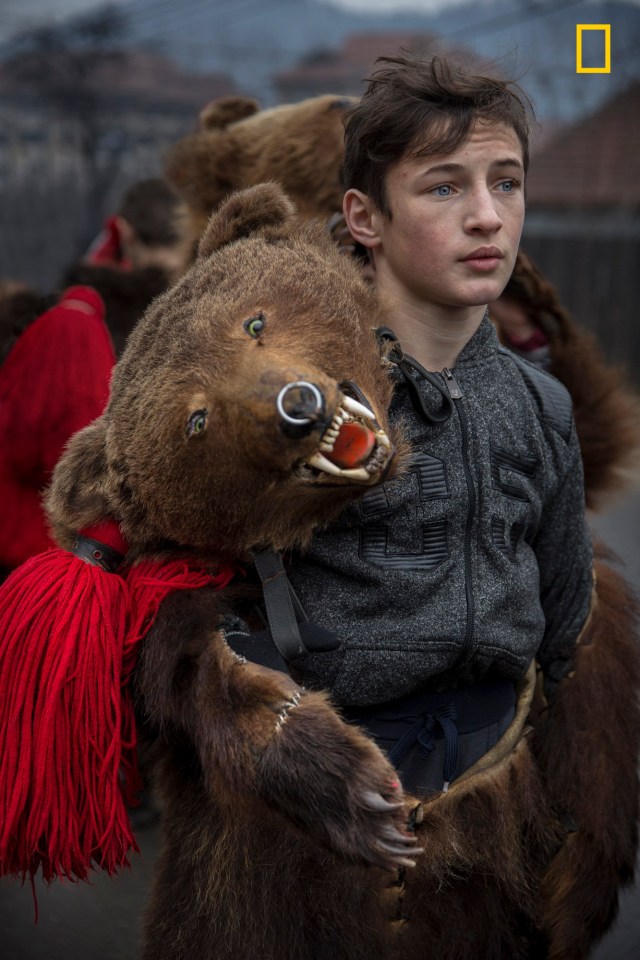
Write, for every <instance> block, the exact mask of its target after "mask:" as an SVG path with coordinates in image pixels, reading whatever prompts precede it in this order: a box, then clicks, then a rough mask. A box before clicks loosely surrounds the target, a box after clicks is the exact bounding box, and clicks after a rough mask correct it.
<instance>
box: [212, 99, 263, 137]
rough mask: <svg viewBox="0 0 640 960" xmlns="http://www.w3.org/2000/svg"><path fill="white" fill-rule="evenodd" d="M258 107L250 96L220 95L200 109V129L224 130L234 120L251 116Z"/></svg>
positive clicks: (256, 102)
mask: <svg viewBox="0 0 640 960" xmlns="http://www.w3.org/2000/svg"><path fill="white" fill-rule="evenodd" d="M259 109H260V106H259V104H258V101H257V100H252V99H251V98H250V97H222V98H221V99H220V100H212V101H211V103H208V104H207V105H206V107H205V108H204V109H203V110H201V111H200V117H199V121H200V129H201V130H224V128H225V127H228V126H229V124H230V123H235V122H236V120H244V118H245V117H251V116H253V114H254V113H257V112H258V111H259Z"/></svg>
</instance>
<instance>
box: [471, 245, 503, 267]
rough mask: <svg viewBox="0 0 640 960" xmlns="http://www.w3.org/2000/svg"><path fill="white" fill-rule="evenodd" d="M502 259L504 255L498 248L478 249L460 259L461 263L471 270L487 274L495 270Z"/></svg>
mask: <svg viewBox="0 0 640 960" xmlns="http://www.w3.org/2000/svg"><path fill="white" fill-rule="evenodd" d="M503 259H504V253H503V252H502V250H500V248H499V247H478V249H477V250H473V251H472V252H471V253H469V254H467V256H466V257H462V263H466V264H468V265H469V266H470V267H471V268H472V269H473V270H479V271H480V272H481V273H488V272H489V271H491V270H495V268H496V267H497V266H498V264H499V263H500V261H501V260H503Z"/></svg>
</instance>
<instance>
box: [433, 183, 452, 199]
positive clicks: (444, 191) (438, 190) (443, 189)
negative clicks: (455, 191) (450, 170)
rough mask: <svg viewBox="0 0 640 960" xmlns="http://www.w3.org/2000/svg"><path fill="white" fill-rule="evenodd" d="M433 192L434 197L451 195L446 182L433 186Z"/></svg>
mask: <svg viewBox="0 0 640 960" xmlns="http://www.w3.org/2000/svg"><path fill="white" fill-rule="evenodd" d="M432 192H433V193H435V195H436V197H450V196H451V187H450V186H449V184H448V183H441V184H440V186H438V187H434V188H433V191H432Z"/></svg>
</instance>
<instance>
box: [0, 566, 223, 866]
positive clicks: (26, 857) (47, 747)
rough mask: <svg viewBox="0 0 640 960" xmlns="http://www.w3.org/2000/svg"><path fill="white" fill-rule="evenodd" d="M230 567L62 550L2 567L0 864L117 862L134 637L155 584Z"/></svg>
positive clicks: (180, 585)
mask: <svg viewBox="0 0 640 960" xmlns="http://www.w3.org/2000/svg"><path fill="white" fill-rule="evenodd" d="M232 576H233V571H232V570H230V569H223V570H221V571H219V573H218V574H217V575H216V576H211V575H210V574H208V573H206V572H205V571H204V570H203V569H201V568H198V567H194V566H192V565H190V564H189V563H188V562H186V561H182V560H168V561H158V562H154V561H144V562H143V563H141V564H140V565H139V566H137V567H134V568H132V569H131V570H129V571H126V572H125V574H124V576H119V575H118V574H114V573H107V572H105V571H104V570H102V569H101V568H99V567H95V566H91V565H90V564H88V563H85V562H84V561H82V560H80V559H78V558H77V557H75V556H73V555H72V554H70V553H67V552H65V551H63V550H50V551H48V552H47V553H44V554H41V555H40V556H38V557H34V558H32V559H31V560H29V561H27V563H25V564H23V566H22V567H19V568H18V569H17V570H15V571H14V572H13V573H12V574H11V576H10V577H9V578H8V580H7V581H6V583H5V584H4V586H3V588H2V590H1V591H0V875H5V874H9V875H13V876H17V877H19V878H21V879H22V880H24V879H25V878H26V877H27V876H28V875H30V876H31V877H33V876H34V874H35V873H36V872H37V870H38V869H39V868H42V875H43V878H44V879H45V880H46V881H50V880H52V879H53V878H54V877H57V876H63V877H66V878H68V879H71V880H84V879H87V877H88V873H89V870H90V869H91V868H92V867H93V866H99V867H102V868H103V869H105V870H107V872H108V873H110V874H111V873H113V872H115V871H116V870H117V868H118V867H121V866H125V865H128V859H127V854H128V852H129V851H130V850H135V851H137V849H138V847H137V844H136V842H135V839H134V836H133V833H132V830H131V825H130V823H129V818H128V815H127V810H126V805H127V804H128V805H133V804H134V803H135V798H136V795H137V793H138V792H139V791H140V789H141V782H140V777H139V774H138V769H137V763H136V727H135V717H134V710H133V701H132V697H131V693H130V687H129V679H130V677H131V672H132V670H133V669H134V667H135V663H136V658H137V653H138V650H139V647H140V641H141V640H142V638H143V637H144V635H145V634H146V633H147V631H148V630H149V628H150V627H151V625H152V624H153V621H154V619H155V617H156V615H157V612H158V609H159V607H160V604H161V603H162V601H163V600H164V598H165V597H166V596H167V594H169V593H171V592H172V591H173V590H180V589H194V588H199V587H205V586H214V587H218V588H221V587H223V586H225V585H226V584H227V583H228V582H229V580H230V579H231V578H232Z"/></svg>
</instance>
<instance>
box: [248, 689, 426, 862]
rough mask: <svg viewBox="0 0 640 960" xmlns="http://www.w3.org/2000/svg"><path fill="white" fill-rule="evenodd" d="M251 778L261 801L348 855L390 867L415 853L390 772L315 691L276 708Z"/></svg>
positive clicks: (409, 859) (367, 743) (369, 744)
mask: <svg viewBox="0 0 640 960" xmlns="http://www.w3.org/2000/svg"><path fill="white" fill-rule="evenodd" d="M258 777H259V784H260V786H259V789H260V794H261V795H262V797H263V798H264V799H265V800H266V801H267V802H268V803H270V804H273V805H274V806H275V807H277V808H278V809H279V810H281V811H282V813H284V814H285V815H286V816H288V817H289V818H290V819H291V820H292V821H293V822H294V823H296V824H297V825H298V826H300V827H302V828H303V829H304V830H305V831H306V832H307V833H309V834H311V835H313V836H315V837H316V838H317V839H318V840H320V841H321V842H322V843H324V844H326V845H327V846H329V847H330V848H331V849H332V850H334V851H335V852H336V853H339V854H341V855H342V856H344V857H346V858H347V859H349V860H353V861H355V862H359V863H364V864H367V865H371V866H377V867H382V868H383V869H387V870H396V869H397V868H398V867H400V866H405V867H412V866H415V863H414V860H413V858H414V857H416V856H417V855H418V854H419V853H422V849H421V848H420V847H418V846H417V845H416V842H415V838H414V836H412V835H411V834H410V833H408V832H407V829H406V822H407V818H406V815H405V812H404V805H403V802H402V788H401V786H400V783H399V780H398V775H397V773H396V771H395V770H394V769H393V767H392V766H391V764H390V763H389V761H388V760H387V759H386V757H385V756H384V754H383V753H382V752H381V750H379V749H378V747H377V746H376V745H375V744H374V743H373V742H372V741H371V740H369V738H368V737H366V736H365V735H364V734H363V733H362V732H361V731H360V730H358V729H357V728H356V727H353V726H350V725H349V724H347V723H345V722H344V721H343V720H341V719H340V717H339V716H338V715H337V714H336V712H335V711H334V710H333V709H332V707H331V706H330V705H329V703H328V702H327V700H326V699H325V697H324V696H323V695H322V694H318V693H304V694H300V693H296V694H294V695H293V696H292V697H291V699H290V700H288V701H287V702H286V703H284V704H283V705H282V706H281V708H280V710H279V713H278V716H277V719H276V721H275V725H274V734H273V736H272V738H271V740H270V741H269V743H268V745H267V746H266V748H265V750H264V752H263V753H262V755H261V757H260V760H259V765H258Z"/></svg>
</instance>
